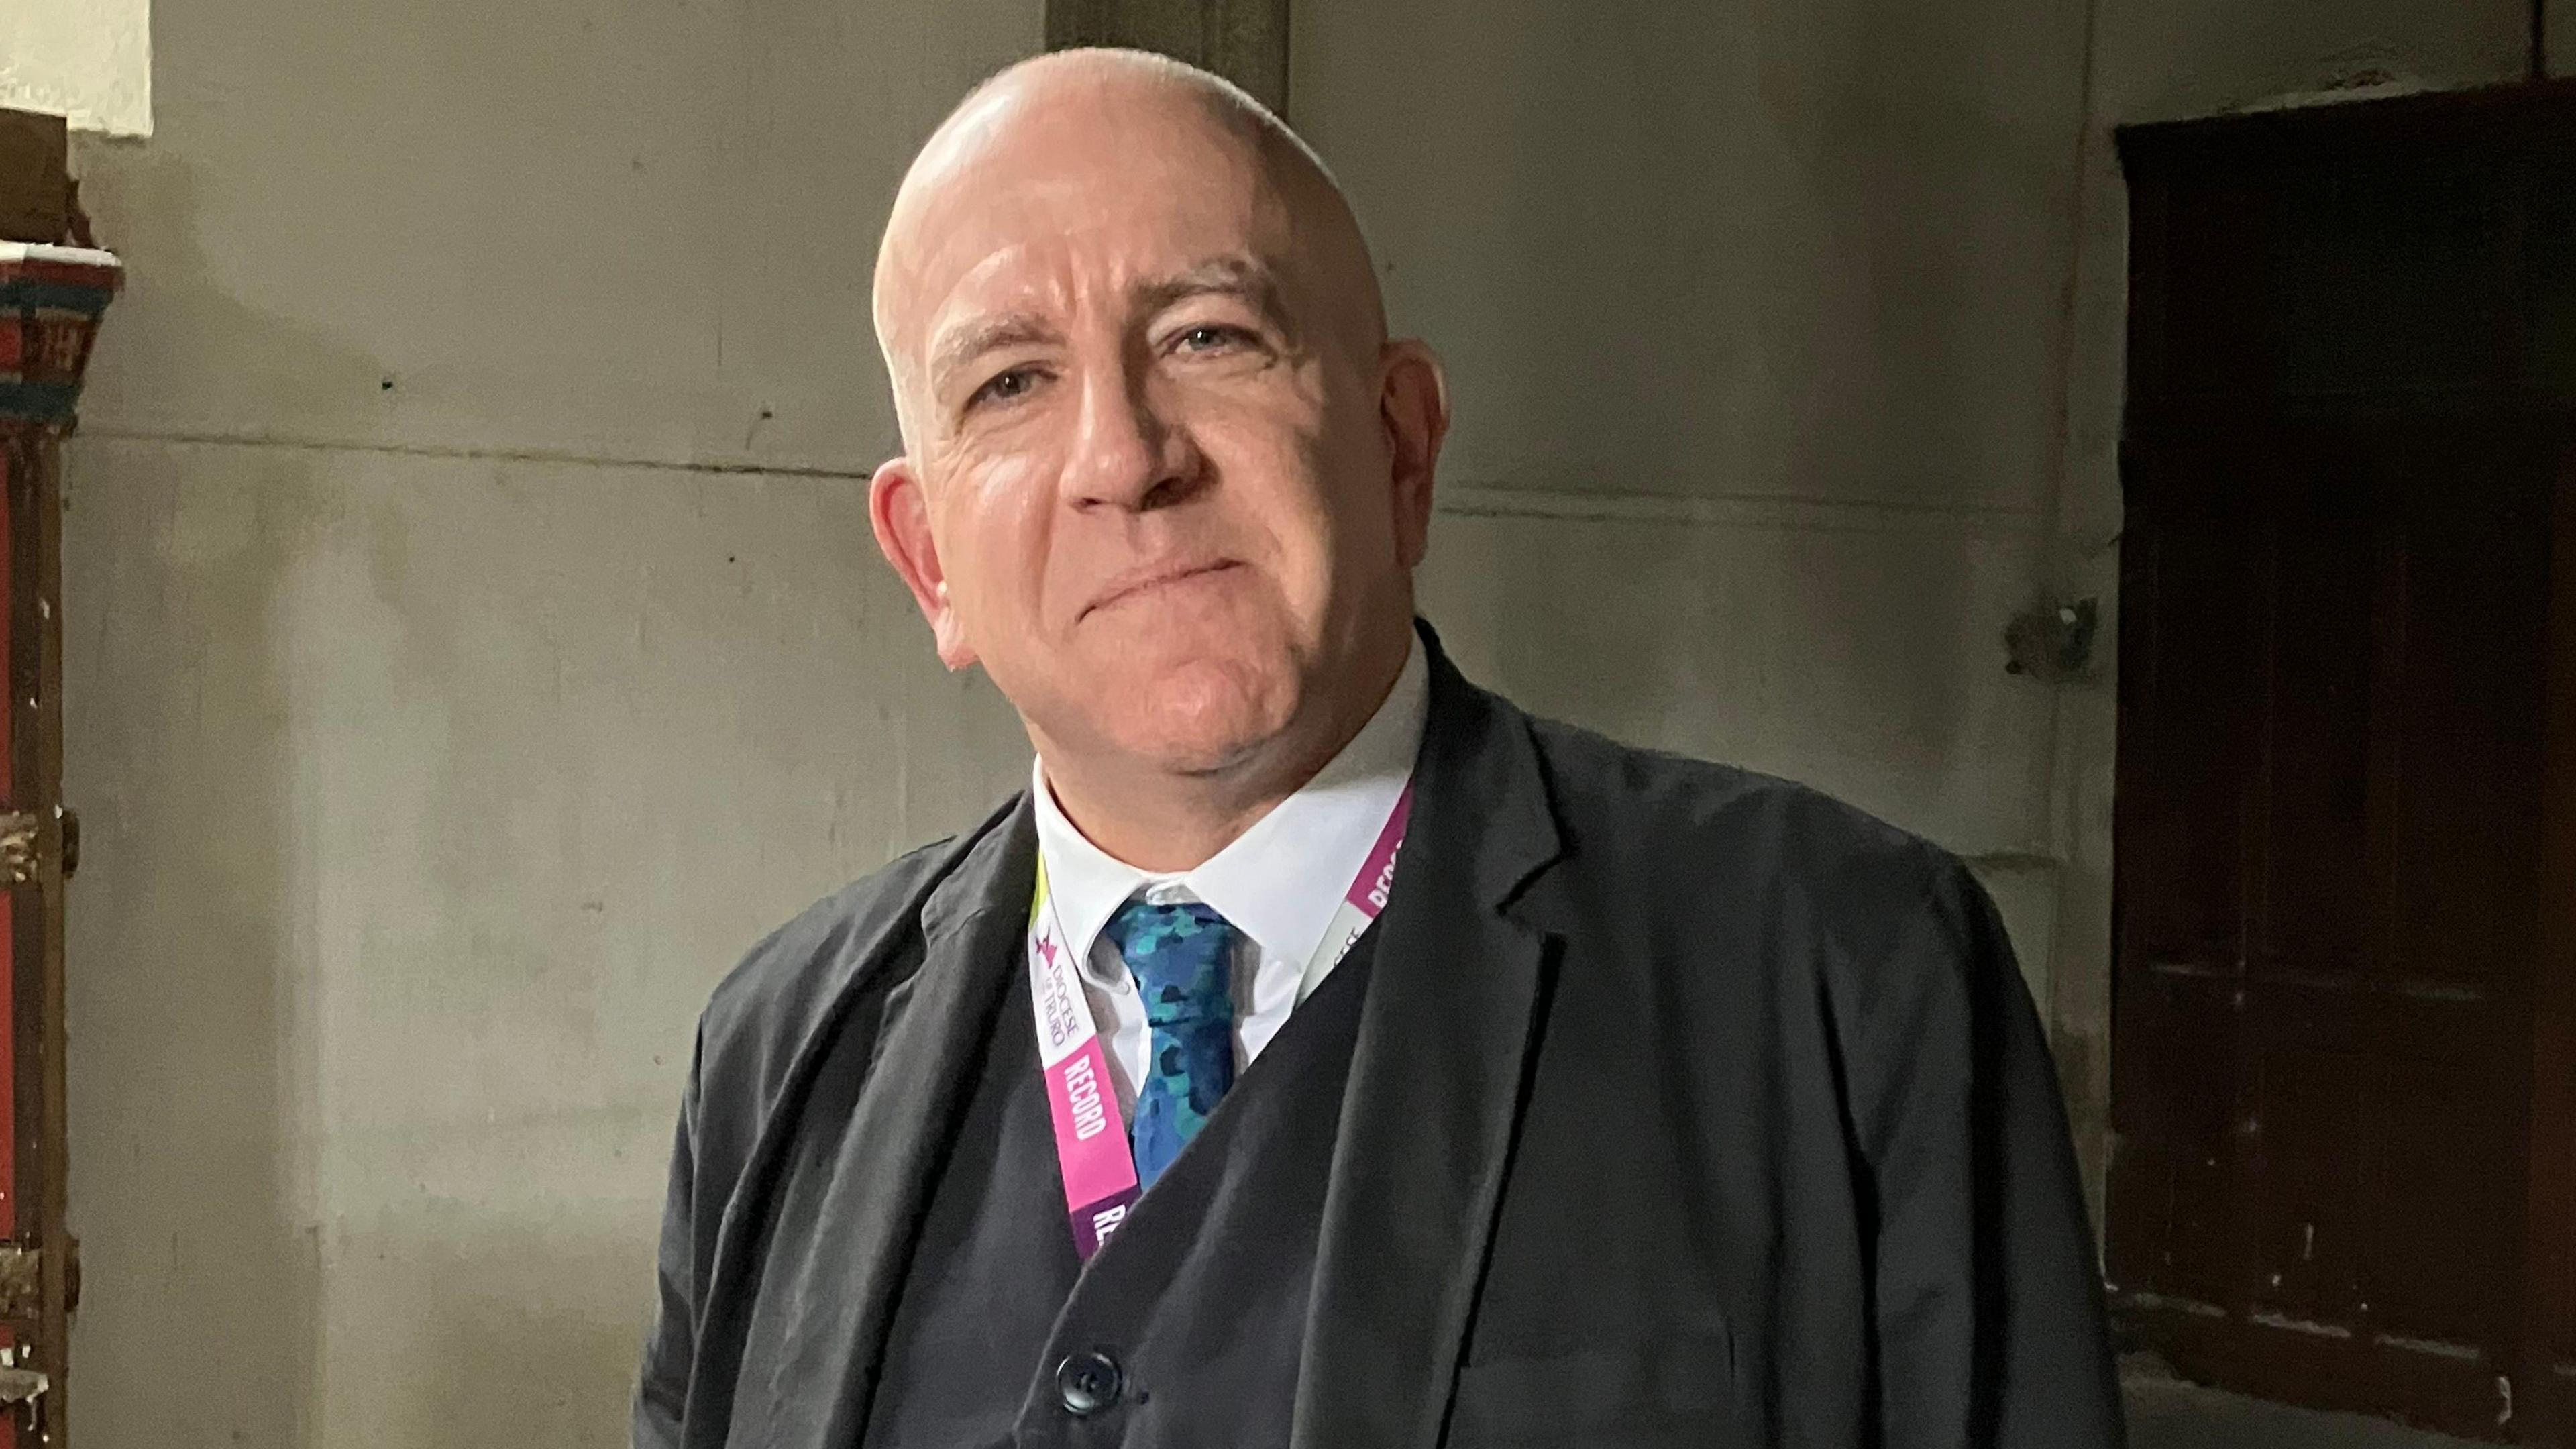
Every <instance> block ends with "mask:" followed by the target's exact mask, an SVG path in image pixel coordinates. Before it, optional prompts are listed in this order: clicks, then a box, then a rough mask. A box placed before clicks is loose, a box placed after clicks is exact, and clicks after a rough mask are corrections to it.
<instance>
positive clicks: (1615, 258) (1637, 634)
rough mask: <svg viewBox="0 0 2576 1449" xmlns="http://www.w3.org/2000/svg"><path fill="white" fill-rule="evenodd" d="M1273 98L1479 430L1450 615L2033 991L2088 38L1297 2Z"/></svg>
mask: <svg viewBox="0 0 2576 1449" xmlns="http://www.w3.org/2000/svg"><path fill="white" fill-rule="evenodd" d="M1294 13H1295V17H1296V23H1297V29H1296V35H1295V43H1294V45H1293V46H1292V48H1291V51H1290V56H1291V61H1292V64H1293V66H1294V73H1293V75H1292V79H1291V86H1290V108H1291V111H1292V113H1293V115H1294V117H1295V119H1296V121H1297V123H1298V125H1299V126H1300V127H1301V129H1303V130H1304V131H1305V132H1306V133H1307V134H1308V136H1310V137H1311V138H1312V139H1313V140H1314V142H1315V143H1316V145H1317V146H1318V148H1319V149H1320V150H1321V151H1322V153H1323V155H1324V157H1325V159H1326V160H1327V161H1328V162H1329V163H1330V164H1331V165H1332V166H1334V167H1335V169H1336V171H1337V173H1338V174H1339V175H1340V177H1341V178H1342V180H1343V182H1344V183H1345V185H1346V186H1347V187H1348V189H1349V190H1350V191H1351V193H1352V195H1353V196H1354V198H1355V199H1356V201H1357V203H1358V206H1359V210H1360V213H1361V217H1362V220H1363V223H1364V225H1365V226H1366V228H1367V230H1368V231H1369V233H1370V236H1371V239H1372V242H1373V244H1374V246H1375V248H1376V253H1377V259H1378V263H1379V266H1380V269H1381V271H1382V273H1383V274H1384V278H1385V283H1386V287H1387V290H1388V295H1389V302H1390V306H1391V309H1392V312H1393V318H1394V321H1395V324H1396V325H1397V327H1398V328H1399V329H1400V330H1403V331H1408V332H1414V333H1419V334H1421V335H1424V336H1426V337H1428V338H1430V339H1431V340H1432V341H1433V342H1434V343H1435V345H1437V346H1438V347H1439V348H1440V349H1441V350H1442V351H1443V353H1444V354H1445V356H1446V358H1447V360H1448V363H1449V367H1450V379H1451V385H1452V389H1453V392H1454V395H1455V398H1456V406H1457V432H1456V434H1455V439H1454V442H1453V445H1452V449H1451V452H1450V455H1449V464H1448V467H1447V469H1446V481H1445V483H1444V488H1445V489H1446V490H1447V495H1448V498H1449V509H1448V516H1446V517H1444V519H1443V521H1442V524H1441V528H1440V531H1439V532H1438V533H1437V534H1436V535H1435V537H1434V543H1433V559H1432V564H1431V569H1430V573H1429V578H1428V587H1429V594H1430V600H1431V614H1432V617H1433V618H1434V619H1436V620H1439V621H1441V622H1443V623H1444V624H1445V625H1446V626H1447V627H1448V629H1449V631H1450V635H1451V637H1452V638H1453V639H1454V640H1456V642H1457V644H1458V646H1459V649H1460V652H1461V654H1462V655H1464V656H1465V657H1466V658H1467V659H1468V660H1470V661H1471V662H1472V663H1473V664H1474V665H1475V666H1476V667H1477V668H1478V669H1479V670H1480V672H1481V673H1483V674H1484V675H1485V676H1486V677H1487V678H1489V679H1491V680H1493V681H1494V682H1496V683H1497V684H1499V685H1500V686H1502V687H1503V688H1505V689H1507V690H1509V691H1510V692H1512V693H1514V694H1516V695H1518V696H1520V697H1521V698H1522V699H1523V700H1524V701H1526V702H1528V703H1529V704H1531V705H1533V706H1535V707H1538V708H1540V709H1543V710H1546V711H1549V712H1553V713H1557V714H1561V715H1564V716H1568V717H1571V718H1574V719H1578V720H1582V721H1584V722H1587V723H1592V724H1597V725H1600V726H1602V727H1604V728H1607V729H1609V730H1611V731H1612V732H1613V733H1617V734H1620V735H1623V736H1626V737H1628V738H1631V739H1637V740H1642V741H1647V742H1651V743H1655V744H1658V745H1663V746H1668V747H1671V748H1676V749H1680V750H1684V751H1687V752H1691V753H1695V754H1701V755H1706V756H1712V757H1715V758H1720V759H1727V760H1733V761H1738V762H1741V763H1745V764H1748V765H1752V766H1754V767H1757V768H1760V769H1764V770H1770V771H1775V772H1778V773H1782V774H1786V775H1791V776H1794V777H1798V778H1801V779H1805V780H1808V781H1810V782H1812V783H1814V784H1817V785H1819V786H1822V787H1824V788H1825V789H1828V790H1830V791H1833V792H1835V793H1837V794H1840V795H1842V796H1844V797H1846V798H1848V799H1850V800H1852V801H1854V802H1856V803H1858V804H1860V805H1863V806H1865V807H1867V808H1869V809H1871V810H1875V811H1877V812H1879V813H1881V814H1883V815H1886V816H1887V817H1889V818H1891V819H1893V820H1895V821H1897V822H1898V823H1900V824H1903V825H1906V826H1909V827H1911V828H1913V829H1916V830H1920V831H1923V832H1925V833H1927V834H1929V835H1931V836H1932V837H1934V838H1935V839H1937V840H1939V841H1941V842H1943V843H1944V844H1946V845H1948V846H1950V847H1951V848H1952V849H1954V850H1957V851H1960V852H1962V853H1963V854H1966V855H1968V856H1970V857H1971V858H1973V859H1975V860H1976V861H1978V863H1979V864H1980V866H1981V873H1982V874H1983V875H1984V877H1985V878H1986V880H1987V882H1988V884H1989V886H1990V887H1991V888H1992V889H1993V890H1994V892H1995V894H1996V895H1997V898H1998V900H1999V902H2000V903H2001V904H2002V905H2003V907H2004V909H2005V912H2006V915H2007V918H2008V920H2009V922H2010V924H2011V926H2012V928H2013V932H2014V935H2015V937H2016V940H2017V941H2018V943H2019V944H2020V946H2021V950H2022V954H2023V956H2024V957H2025V962H2024V964H2025V969H2026V971H2027V972H2028V974H2029V975H2030V977H2031V978H2032V981H2033V985H2034V987H2035V988H2036V990H2037V991H2038V993H2039V994H2040V995H2041V996H2043V997H2045V996H2047V995H2048V994H2049V984H2048V979H2047V973H2048V968H2049V963H2050V960H2051V957H2052V954H2053V953H2052V949H2051V946H2050V937H2051V934H2052V930H2053V922H2052V917H2053V914H2054V908H2055V882H2054V880H2053V876H2052V874H2051V872H2050V871H2049V869H2048V868H2047V861H2046V859H2045V852H2046V850H2047V847H2048V843H2049V774H2050V758H2049V757H2050V737H2051V730H2052V719H2053V712H2054V709H2055V701H2054V698H2053V696H2052V693H2051V691H2050V689H2049V688H2048V687H2047V686H2044V685H2041V684H2038V683H2035V682H2032V681H2029V680H2026V679H2019V678H2015V677H2012V676H2009V675H2007V674H2006V673H2005V672H2004V669H2003V664H2004V654H2003V648H2002V642H2001V640H2002V635H2003V630H2004V626H2005V623H2006V621H2007V620H2008V619H2009V618H2010V617H2011V615H2012V614H2013V613H2014V612H2015V611H2016V610H2018V609H2020V608H2021V607H2023V606H2024V605H2025V604H2027V603H2028V602H2030V601H2031V599H2032V597H2033V595H2034V592H2035V590H2036V588H2037V586H2038V585H2039V583H2040V581H2041V576H2042V573H2043V571H2044V564H2045V559H2046V554H2047V539H2048V528H2047V509H2048V505H2049V501H2050V498H2051V496H2052V494H2053V492H2054V488H2055V482H2056V477H2057V473H2058V456H2057V449H2058V446H2059V435H2060V426H2059V415H2060V408H2061V401H2060V400H2061V399H2062V397H2063V393H2064V371H2063V368H2064V358H2065V315H2066V307H2065V294H2066V288H2067V285H2068V280H2069V278H2070V276H2071V273H2072V266H2073V242H2074V229H2075V202H2076V194H2075V193H2076V187H2075V182H2076V176H2077V170H2076V160H2077V142H2078V139H2079V137H2080V136H2081V134H2082V131H2083V119H2084V100H2083V95H2084V92H2083V83H2084V56H2085V47H2086V34H2085V17H2084V14H2083V10H2082V7H2081V6H2078V5H2071V4H2066V3H2061V0H2015V3H2009V4H1994V3H1990V0H1927V3H1923V4H1918V5H1911V6H1894V7H1891V6H1888V5H1884V4H1877V3H1871V0H1823V3H1819V0H1724V3H1718V4H1709V5H1690V6H1683V5H1669V4H1663V3H1657V0H1625V3H1615V4H1606V5H1580V6H1577V5H1566V4H1559V3H1553V0H1517V3H1512V4H1508V5H1503V6H1500V7H1497V6H1495V5H1494V4H1493V3H1491V0H1390V3H1382V4H1378V5H1372V6H1369V7H1365V8H1362V7H1354V6H1345V5H1301V6H1298V7H1297V8H1296V10H1295V12H1294Z"/></svg>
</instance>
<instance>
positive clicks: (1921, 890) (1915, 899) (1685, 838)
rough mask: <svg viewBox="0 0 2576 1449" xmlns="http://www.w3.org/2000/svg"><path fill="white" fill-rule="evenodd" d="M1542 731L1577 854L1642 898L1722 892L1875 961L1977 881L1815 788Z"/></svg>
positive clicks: (1939, 850)
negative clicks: (1935, 907)
mask: <svg viewBox="0 0 2576 1449" xmlns="http://www.w3.org/2000/svg"><path fill="white" fill-rule="evenodd" d="M1531 729H1532V733H1533V736H1534V738H1535V740H1536V743H1537V746H1538V752H1539V758H1540V760H1541V762H1542V765H1543V767H1544V769H1545V770H1546V772H1547V776H1548V789H1549V793H1550V795H1551V797H1552V798H1551V803H1552V804H1553V806H1554V807H1555V812H1556V816H1557V820H1558V826H1559V828H1560V829H1561V830H1563V831H1564V832H1565V834H1566V836H1567V845H1568V846H1569V848H1570V849H1571V851H1572V852H1573V854H1574V856H1575V857H1576V859H1577V860H1584V859H1587V858H1588V859H1589V860H1590V861H1591V862H1592V863H1593V864H1594V865H1595V866H1596V867H1597V868H1599V869H1603V870H1608V871H1613V872H1615V873H1616V874H1617V876H1618V877H1619V878H1620V879H1621V880H1623V881H1625V882H1626V883H1628V884H1629V885H1630V886H1632V887H1637V886H1643V887H1646V888H1649V889H1653V890H1656V891H1658V892H1659V893H1660V892H1668V891H1669V892H1684V891H1686V892H1690V893H1691V894H1690V895H1685V896H1682V897H1680V898H1683V899H1690V898H1693V897H1696V898H1699V899H1703V900H1708V899H1710V898H1711V897H1710V889H1711V887H1714V886H1718V885H1720V884H1721V883H1722V884H1723V886H1724V889H1723V890H1721V891H1718V892H1716V894H1717V895H1718V896H1721V897H1723V898H1724V899H1725V900H1726V901H1727V902H1728V903H1729V904H1731V905H1736V906H1741V905H1744V904H1747V903H1749V902H1753V901H1758V902H1761V903H1763V904H1764V905H1766V906H1768V907H1769V908H1771V909H1773V910H1777V911H1781V912H1785V913H1789V914H1792V915H1795V916H1797V917H1799V918H1801V920H1802V923H1803V924H1804V925H1806V926H1808V927H1811V928H1816V929H1819V930H1822V931H1824V932H1826V933H1828V934H1830V935H1832V936H1835V937H1839V938H1841V944H1842V945H1843V946H1844V947H1845V948H1846V949H1848V950H1850V951H1853V952H1856V953H1858V954H1860V955H1863V956H1867V955H1870V954H1874V952H1875V951H1876V950H1878V949H1881V948H1883V947H1884V945H1885V940H1884V937H1886V936H1887V935H1890V934H1892V933H1894V932H1896V931H1898V930H1900V929H1902V928H1903V927H1904V926H1905V925H1906V924H1907V923H1908V922H1909V921H1911V920H1912V919H1914V918H1915V917H1916V916H1917V915H1918V914H1919V913H1920V911H1921V909H1922V908H1923V905H1924V903H1925V901H1926V899H1927V897H1930V896H1932V895H1934V894H1937V893H1940V892H1943V891H1945V890H1948V889H1952V888H1954V886H1955V885H1956V884H1958V883H1963V882H1968V877H1967V875H1966V867H1965V866H1964V865H1963V864H1962V863H1961V862H1960V861H1959V859H1958V857H1956V856H1955V855H1953V854H1952V853H1951V852H1950V851H1948V850H1946V849H1944V848H1943V847H1941V846H1939V845H1937V844H1935V843H1933V842H1932V841H1930V840H1928V839H1926V838H1924V837H1923V836H1921V835H1918V834H1916V833H1914V832H1912V831H1909V830H1906V829H1903V828H1901V827H1899V826H1896V825H1893V824H1890V823H1889V822H1887V821H1885V820H1883V819H1880V818H1879V817H1878V816H1875V815H1872V814H1870V813H1869V812H1868V811H1865V810H1862V809H1860V808H1859V807H1857V806H1854V805H1851V804H1848V803H1846V802H1844V801H1842V800H1838V799H1836V798H1834V797H1833V796H1831V795H1828V794H1826V793H1825V792H1823V791H1821V790H1818V789H1816V788H1814V787H1813V786H1810V785H1805V784H1801V783H1799V782H1798V781H1795V780H1787V779H1782V778H1780V777H1778V776H1774V775H1766V774H1763V773H1760V772H1759V771H1755V770H1748V769H1744V768H1742V767H1740V766H1735V765H1727V764H1719V763H1714V762H1711V761H1708V760H1699V759H1693V758H1690V757H1688V756H1684V755H1677V754H1671V753H1668V752H1665V751H1661V750H1651V749H1644V748H1640V747H1638V746H1634V745H1626V744H1621V743H1619V742H1618V741H1615V740H1611V739H1608V738H1605V737H1604V736H1601V735H1599V734H1595V733H1593V732H1592V731H1590V730H1586V729H1581V728H1578V727H1576V726H1573V725H1567V724H1562V723H1559V722H1556V721H1551V720H1539V719H1533V720H1532V721H1531ZM1968 888H1970V889H1973V884H1972V883H1969V884H1968ZM1874 938H1876V939H1874Z"/></svg>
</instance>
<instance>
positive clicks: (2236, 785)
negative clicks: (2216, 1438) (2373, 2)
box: [2106, 84, 2576, 1444]
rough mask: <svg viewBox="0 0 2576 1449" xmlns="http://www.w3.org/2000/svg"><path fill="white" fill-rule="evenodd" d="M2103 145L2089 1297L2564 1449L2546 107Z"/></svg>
mask: <svg viewBox="0 0 2576 1449" xmlns="http://www.w3.org/2000/svg"><path fill="white" fill-rule="evenodd" d="M2122 146H2123V153H2124V159H2125V161H2126V162H2127V165H2128V168H2129V175H2130V180H2131V200H2132V217H2133V230H2132V238H2131V268H2132V270H2131V313H2130V372H2129V376H2130V397H2129V407H2128V415H2127V434H2126V437H2125V439H2124V444H2123V450H2122V473H2123V482H2124V485H2125V488H2126V490H2127V496H2126V504H2127V522H2126V528H2125V532H2124V533H2123V536H2122V540H2121V560H2122V581H2121V589H2122V592H2121V629H2120V646H2119V647H2120V755H2119V780H2118V796H2117V806H2116V813H2115V821H2116V823H2115V837H2116V868H2115V876H2116V908H2115V913H2114V914H2115V952H2114V973H2115V980H2114V1024H2113V1066H2112V1077H2113V1080H2112V1118H2113V1127H2114V1133H2115V1140H2114V1143H2113V1151H2112V1154H2111V1169H2110V1182H2109V1197H2108V1222H2107V1224H2106V1227H2107V1239H2108V1240H2107V1244H2106V1270H2107V1272H2108V1274H2109V1277H2110V1279H2111V1282H2112V1285H2113V1288H2114V1297H2115V1302H2116V1304H2117V1305H2118V1307H2119V1308H2120V1310H2121V1313H2122V1315H2123V1318H2124V1320H2125V1323H2126V1326H2127V1327H2128V1329H2129V1331H2130V1332H2131V1333H2132V1334H2133V1335H2134V1337H2135V1339H2136V1340H2137V1341H2138V1342H2140V1343H2141V1344H2143V1345H2146V1346H2151V1347H2154V1348H2156V1349H2159V1350H2161V1351H2162V1352H2164V1353H2165V1354H2166V1355H2168V1356H2169V1357H2170V1358H2171V1359H2172V1360H2173V1361H2174V1363H2175V1366H2176V1367H2177V1368H2179V1369H2180V1370H2181V1371H2182V1372H2184V1373H2185V1374H2186V1375H2187V1376H2190V1377H2193V1378H2197V1379H2201V1380H2204V1381H2209V1382H2215V1383H2219V1384H2222V1385H2226V1386H2229V1387H2233V1388H2237V1389H2241V1390H2245V1391H2249V1392H2253V1393H2256V1394H2260V1395H2263V1396H2265V1397H2270V1398H2275V1399H2281V1400H2285V1401H2289V1402H2294V1403H2305V1404H2313V1405H2319V1406H2329V1407H2343V1408H2357V1409H2364V1410H2370V1411H2376V1412H2381V1413H2388V1414H2393V1415H2397V1416H2400V1417H2404V1418H2408V1419H2412V1420H2416V1421H2418V1422H2423V1423H2427V1424H2430V1425H2433V1426H2435V1427H2439V1428H2442V1429H2445V1430H2448V1431H2450V1432H2453V1433H2457V1434H2463V1435H2470V1436H2476V1437H2481V1438H2487V1439H2493V1440H2498V1441H2506V1442H2521V1443H2530V1444H2568V1443H2571V1442H2576V1439H2571V1436H2576V1412H2571V1410H2572V1409H2576V1323H2571V1320H2572V1319H2576V86H2570V85H2565V84H2560V85H2552V86H2542V87H2532V88H2521V89H2516V90H2512V91H2506V92H2496V93H2483V94H2475V95H2467V96H2454V97H2431V98H2419V99H2414V100H2407V101H2399V102H2387V103H2375V104H2368V105H2355V106H2338V107H2330V108H2324V109H2322V110H2319V111H2315V112H2309V113H2301V114H2279V115H2265V116H2251V117H2238V118H2230V119H2227V120H2223V121H2214V122H2205V123H2188V124H2185V125H2181V126H2173V127H2154V128H2144V129H2142V130H2138V131H2131V132H2128V133H2126V134H2124V135H2123V137H2122Z"/></svg>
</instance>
